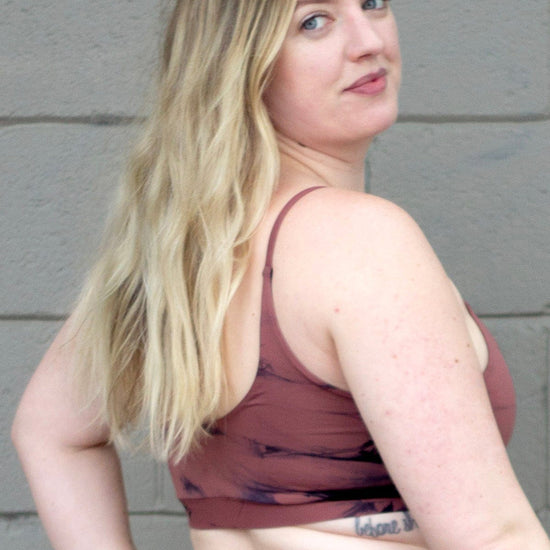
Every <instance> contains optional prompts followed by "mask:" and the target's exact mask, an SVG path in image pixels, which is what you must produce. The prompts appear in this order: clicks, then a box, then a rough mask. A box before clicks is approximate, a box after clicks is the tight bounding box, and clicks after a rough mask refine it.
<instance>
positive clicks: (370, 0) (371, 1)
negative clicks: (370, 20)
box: [363, 0, 389, 10]
mask: <svg viewBox="0 0 550 550" xmlns="http://www.w3.org/2000/svg"><path fill="white" fill-rule="evenodd" d="M388 2H389V0H367V1H366V2H363V9H364V10H383V9H384V8H386V7H387V5H388Z"/></svg>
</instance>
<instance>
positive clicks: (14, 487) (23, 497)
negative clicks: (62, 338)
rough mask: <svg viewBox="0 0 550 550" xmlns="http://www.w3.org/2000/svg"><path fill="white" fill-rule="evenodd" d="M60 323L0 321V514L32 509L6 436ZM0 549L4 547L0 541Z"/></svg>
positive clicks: (14, 454) (12, 448)
mask: <svg viewBox="0 0 550 550" xmlns="http://www.w3.org/2000/svg"><path fill="white" fill-rule="evenodd" d="M60 326H61V324H60V323H48V322H32V321H27V322H23V321H0V349H1V350H2V353H3V356H2V359H3V360H2V367H1V377H0V379H1V381H0V388H1V395H2V400H1V402H0V463H1V464H2V468H0V486H1V487H2V491H0V513H2V512H22V511H23V512H25V511H32V510H34V509H35V507H34V503H33V500H32V496H31V492H30V490H29V488H28V485H27V481H26V479H25V476H24V474H23V471H22V469H21V466H20V464H19V460H18V458H17V455H16V453H15V449H14V447H13V445H12V442H11V439H10V430H11V424H12V421H13V416H14V414H15V410H16V408H17V404H18V403H19V400H20V398H21V395H22V393H23V390H24V388H25V386H26V385H27V383H28V381H29V379H30V377H31V375H32V373H33V372H34V369H35V368H36V365H37V364H38V363H39V361H40V359H41V357H42V355H43V354H44V352H45V351H46V349H47V347H48V345H49V344H50V342H51V341H52V340H53V338H54V335H55V334H56V333H57V331H58V330H59V328H60ZM0 548H8V547H7V546H3V545H1V544H0Z"/></svg>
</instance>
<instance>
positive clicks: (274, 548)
mask: <svg viewBox="0 0 550 550" xmlns="http://www.w3.org/2000/svg"><path fill="white" fill-rule="evenodd" d="M191 539H192V541H193V547H194V549H195V550H211V549H213V548H220V547H223V548H225V549H227V550H233V549H235V550H237V549H238V550H265V549H267V548H269V550H286V549H288V548H292V549H293V550H309V549H310V548H315V549H316V550H332V549H334V548H341V549H342V550H356V549H357V550H394V549H395V548H399V550H425V549H427V545H426V543H425V541H424V538H423V537H422V534H421V532H420V529H419V528H418V525H417V524H416V522H415V521H414V518H412V517H411V515H410V514H409V513H408V512H386V513H381V514H371V515H367V516H357V517H353V518H338V519H333V520H327V521H321V522H314V523H309V524H302V525H297V526H290V527H274V528H266V529H248V530H232V529H214V530H201V529H192V531H191ZM396 544H398V546H396Z"/></svg>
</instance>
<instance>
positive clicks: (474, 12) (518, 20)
mask: <svg viewBox="0 0 550 550" xmlns="http://www.w3.org/2000/svg"><path fill="white" fill-rule="evenodd" d="M392 8H393V10H394V12H395V14H396V16H397V20H398V23H399V26H400V31H401V47H402V52H403V64H404V74H403V90H402V96H401V97H402V101H401V105H402V109H401V112H402V114H404V115H407V116H418V115H431V116H434V115H435V116H442V117H448V116H457V115H458V116H479V115H493V116H495V115H496V116H510V115H527V114H529V115H530V114H535V113H539V114H540V113H546V114H548V113H549V109H550V64H549V62H548V61H549V53H550V41H549V37H550V10H549V9H548V2H547V0H530V1H529V2H522V3H521V5H517V4H514V3H513V2H501V1H499V0H483V2H475V3H473V2H472V3H457V2H452V1H450V0H444V1H442V0H424V1H423V2H395V5H392Z"/></svg>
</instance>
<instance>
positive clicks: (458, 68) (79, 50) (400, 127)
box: [0, 0, 550, 550]
mask: <svg viewBox="0 0 550 550" xmlns="http://www.w3.org/2000/svg"><path fill="white" fill-rule="evenodd" d="M160 3H161V0H133V1H131V0H119V1H117V2H112V1H108V0H56V1H55V2H54V1H44V2H32V1H30V0H16V1H13V0H12V1H10V0H3V2H1V3H0V37H1V38H0V60H1V67H0V159H1V161H0V162H1V171H0V234H1V236H2V238H1V240H0V247H1V248H0V257H1V258H2V260H1V261H0V349H1V350H2V358H3V360H2V361H1V362H0V372H1V382H0V384H1V395H2V400H1V401H0V412H1V415H0V423H1V428H2V429H1V431H0V437H1V441H0V459H1V464H2V467H1V471H0V476H1V479H0V486H1V487H2V491H0V547H1V548H7V549H14V550H27V549H31V548H32V550H42V549H47V548H50V546H49V544H48V542H47V541H46V538H45V535H44V533H43V531H42V529H41V527H40V524H39V521H38V519H37V517H36V514H35V512H34V505H33V502H32V499H31V496H30V492H29V490H28V489H27V487H26V484H25V481H24V478H23V474H22V472H21V469H20V467H19V465H18V463H17V460H16V457H15V454H14V451H13V450H12V447H11V444H10V441H9V438H8V434H9V426H10V424H11V420H12V417H13V413H14V410H15V406H16V403H17V401H18V399H19V397H20V395H21V392H22V390H23V387H24V385H25V383H26V382H27V380H28V378H29V376H30V375H31V373H32V371H33V369H34V367H35V365H36V364H37V362H38V361H39V359H40V357H41V355H42V354H43V352H44V351H45V349H46V347H47V345H48V343H49V342H50V341H51V339H52V337H53V335H54V334H55V332H56V331H57V330H58V329H59V327H60V325H61V323H62V321H63V319H64V318H65V316H66V315H67V313H68V311H69V309H70V304H71V302H72V301H73V299H74V297H75V296H76V293H77V291H78V288H79V285H80V282H81V279H82V276H83V273H84V271H85V269H86V267H87V266H88V262H89V257H90V254H91V253H92V251H93V250H94V246H95V244H96V242H97V234H98V233H99V231H100V229H101V227H102V225H103V220H104V215H105V212H106V208H107V206H108V203H109V198H110V196H111V195H112V190H113V187H114V186H115V185H116V180H117V174H118V173H119V172H120V166H121V159H122V158H123V155H124V151H125V150H126V148H127V145H128V138H129V135H130V134H131V130H130V127H129V126H128V123H129V122H131V121H132V119H133V117H135V116H136V113H138V112H139V110H140V108H141V107H142V105H143V90H144V89H145V86H146V83H147V81H148V75H149V74H150V71H151V60H152V59H153V58H154V50H155V48H156V47H157V44H158V40H159V38H158V21H159V4H160ZM392 4H393V6H394V11H395V12H396V14H397V17H398V20H399V22H400V27H401V36H402V48H403V56H404V63H405V70H404V84H403V92H402V109H401V113H402V114H401V117H400V119H399V122H398V123H397V124H396V125H395V126H394V127H393V128H392V129H391V130H389V131H388V132H387V133H386V134H385V135H383V136H381V137H379V138H378V139H377V140H376V141H375V143H374V145H373V147H372V149H371V152H370V154H369V159H368V161H367V162H368V173H369V178H368V182H367V187H368V188H369V189H370V190H371V191H372V192H373V193H375V194H379V195H382V196H384V197H387V198H390V199H392V200H394V201H396V202H397V203H398V204H400V205H402V206H403V207H404V208H405V209H406V210H408V211H409V212H410V213H411V214H412V215H413V216H414V217H415V218H416V219H417V220H418V222H419V223H420V224H421V226H422V227H423V229H424V231H425V232H426V234H427V235H428V238H429V239H430V241H431V242H432V244H433V246H434V248H435V249H436V251H437V253H438V254H439V256H440V258H441V260H442V262H443V264H444V265H445V267H446V268H447V271H448V272H449V274H450V276H451V277H452V278H453V279H454V280H455V282H456V284H457V286H458V287H459V288H460V289H461V291H462V292H463V294H464V296H465V297H466V299H467V300H468V301H469V302H470V303H471V304H472V305H473V307H474V309H475V310H476V311H477V312H478V313H479V314H480V315H481V316H482V317H483V318H484V320H485V322H486V323H487V324H488V325H489V327H490V328H491V330H492V331H493V332H494V333H495V335H496V337H497V339H498V340H499V343H500V344H501V347H502V349H503V351H504V354H505V356H506V358H507V359H508V361H509V364H510V366H511V369H512V372H513V376H514V379H515V382H516V387H517V392H518V400H519V416H518V422H517V429H516V433H515V435H514V438H513V440H512V443H511V445H510V455H511V458H512V461H513V463H514V466H515V468H516V471H517V473H518V476H519V478H520V481H521V483H522V485H523V487H524V488H525V490H526V492H527V494H528V495H529V498H530V500H531V502H532V504H533V506H534V507H535V509H536V510H537V512H538V513H539V514H540V517H541V519H542V521H543V522H544V524H545V526H546V529H547V530H548V531H549V532H550V479H549V472H550V454H549V424H550V422H549V408H548V401H549V400H548V382H549V373H550V365H549V361H550V359H549V357H550V354H549V342H550V338H549V335H550V244H549V243H550V239H549V233H550V223H549V222H550V0H528V1H527V2H522V3H519V4H518V3H517V2H512V1H511V0H510V1H507V0H505V1H502V0H484V1H483V2H471V3H463V2H462V3H457V2H454V1H451V0H424V1H423V2H412V1H408V0H394V1H393V2H392ZM480 459H482V457H480ZM124 469H125V478H126V484H127V490H128V496H129V506H130V511H131V522H132V526H133V529H134V533H135V538H136V541H137V544H138V547H139V548H141V549H147V548H156V547H158V545H159V544H161V545H162V548H163V549H166V550H170V549H171V548H174V549H176V548H177V549H179V550H181V549H182V548H190V545H189V542H188V540H187V531H186V520H185V517H184V516H183V515H182V512H181V508H180V506H179V504H178V503H177V502H176V500H175V498H174V496H173V492H172V488H171V485H170V481H169V479H168V476H167V473H166V469H165V467H164V466H162V465H157V464H155V463H153V462H152V461H151V460H149V459H148V458H146V457H124ZM510 505H511V506H513V503H510ZM83 513H85V511H83Z"/></svg>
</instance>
